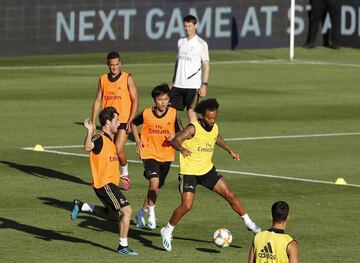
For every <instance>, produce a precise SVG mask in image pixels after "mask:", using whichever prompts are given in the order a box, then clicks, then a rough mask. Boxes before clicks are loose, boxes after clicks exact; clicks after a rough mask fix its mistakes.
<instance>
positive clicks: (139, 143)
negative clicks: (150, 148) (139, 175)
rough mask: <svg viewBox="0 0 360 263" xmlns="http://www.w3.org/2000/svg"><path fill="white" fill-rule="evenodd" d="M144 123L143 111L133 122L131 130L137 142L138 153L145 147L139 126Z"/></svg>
mask: <svg viewBox="0 0 360 263" xmlns="http://www.w3.org/2000/svg"><path fill="white" fill-rule="evenodd" d="M143 123H144V118H143V112H141V113H139V114H138V115H137V116H136V117H135V118H134V119H133V120H132V122H131V131H132V134H133V136H134V139H135V142H136V153H137V154H140V151H141V149H142V148H143V147H144V145H143V143H142V141H141V138H140V136H139V132H138V129H137V126H139V125H141V124H143Z"/></svg>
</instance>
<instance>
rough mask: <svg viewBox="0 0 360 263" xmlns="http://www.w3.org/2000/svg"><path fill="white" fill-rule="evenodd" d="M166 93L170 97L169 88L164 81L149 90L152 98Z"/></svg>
mask: <svg viewBox="0 0 360 263" xmlns="http://www.w3.org/2000/svg"><path fill="white" fill-rule="evenodd" d="M164 94H167V95H169V97H170V88H169V85H168V84H166V83H163V84H160V85H158V86H156V87H155V88H153V90H152V91H151V97H152V98H153V99H155V98H156V97H158V96H161V95H164Z"/></svg>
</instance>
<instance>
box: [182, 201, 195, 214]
mask: <svg viewBox="0 0 360 263" xmlns="http://www.w3.org/2000/svg"><path fill="white" fill-rule="evenodd" d="M191 208H192V203H183V204H181V209H182V210H183V211H184V212H185V213H186V212H188V211H190V210H191Z"/></svg>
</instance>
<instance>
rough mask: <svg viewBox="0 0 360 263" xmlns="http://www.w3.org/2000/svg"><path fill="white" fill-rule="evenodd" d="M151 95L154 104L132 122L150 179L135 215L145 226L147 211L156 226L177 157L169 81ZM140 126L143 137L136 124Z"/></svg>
mask: <svg viewBox="0 0 360 263" xmlns="http://www.w3.org/2000/svg"><path fill="white" fill-rule="evenodd" d="M151 96H152V98H153V99H154V103H155V106H154V107H152V108H146V109H144V110H143V111H142V112H141V113H139V114H138V115H137V116H136V117H135V118H134V120H133V121H132V124H131V126H132V127H131V130H132V132H133V135H134V138H135V141H136V152H137V153H138V154H139V155H140V158H141V159H142V161H143V164H144V177H145V178H146V179H147V180H149V188H148V192H147V195H146V197H145V200H144V204H143V207H142V208H140V210H139V211H138V213H137V215H136V221H137V224H136V226H137V227H139V228H144V227H145V220H144V214H145V213H146V212H149V217H148V222H147V226H148V227H149V228H150V229H155V228H156V217H155V203H156V199H157V195H158V194H159V191H160V188H161V187H162V186H163V185H164V183H165V179H166V176H167V174H168V172H169V169H170V164H171V162H172V161H174V159H175V150H174V148H173V147H172V146H171V144H170V141H169V140H170V139H172V138H173V137H174V136H175V132H176V131H178V130H179V129H178V126H177V121H176V110H175V109H174V108H171V107H169V100H170V88H169V86H168V85H167V84H162V85H159V86H156V87H155V88H154V89H153V90H152V92H151ZM139 125H142V127H141V138H140V136H139V133H138V130H137V127H136V126H139Z"/></svg>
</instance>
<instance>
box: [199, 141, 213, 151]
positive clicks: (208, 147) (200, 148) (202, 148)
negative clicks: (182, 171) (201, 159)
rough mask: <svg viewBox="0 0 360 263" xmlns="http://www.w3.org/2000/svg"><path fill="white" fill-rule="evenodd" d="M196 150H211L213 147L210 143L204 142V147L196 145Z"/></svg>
mask: <svg viewBox="0 0 360 263" xmlns="http://www.w3.org/2000/svg"><path fill="white" fill-rule="evenodd" d="M197 150H198V152H213V151H214V147H213V146H212V145H211V144H210V143H206V144H205V147H202V146H198V148H197Z"/></svg>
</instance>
